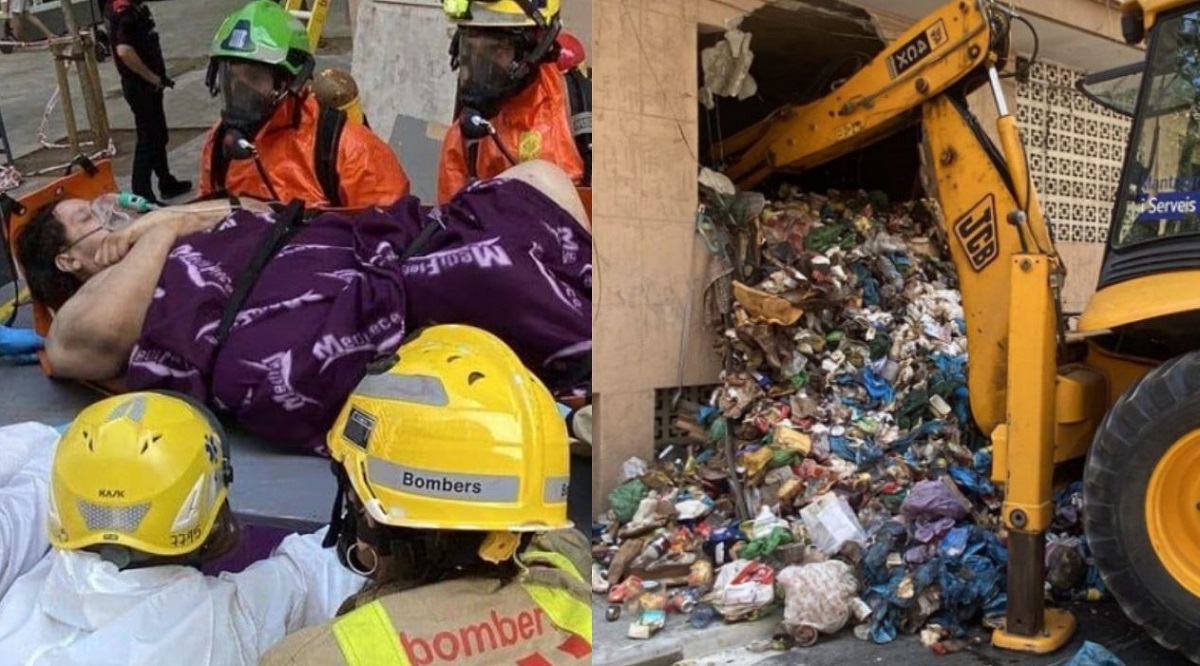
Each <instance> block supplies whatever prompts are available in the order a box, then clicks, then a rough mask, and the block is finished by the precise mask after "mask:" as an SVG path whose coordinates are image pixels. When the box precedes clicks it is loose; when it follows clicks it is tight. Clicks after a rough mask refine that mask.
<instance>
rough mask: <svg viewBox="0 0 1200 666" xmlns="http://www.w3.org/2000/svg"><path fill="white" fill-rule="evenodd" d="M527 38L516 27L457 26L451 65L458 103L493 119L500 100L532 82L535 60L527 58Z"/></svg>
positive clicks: (534, 73)
mask: <svg viewBox="0 0 1200 666" xmlns="http://www.w3.org/2000/svg"><path fill="white" fill-rule="evenodd" d="M530 41H531V40H530V37H529V36H528V35H527V34H526V32H525V31H523V30H519V29H518V30H496V29H486V28H475V27H463V28H460V29H459V33H458V36H457V37H456V38H455V40H454V46H453V47H452V48H451V57H452V61H451V64H452V66H453V67H455V68H457V69H458V95H459V100H460V102H461V103H462V105H464V106H467V107H471V108H473V109H477V110H478V111H479V112H480V113H482V114H483V115H484V117H485V118H493V117H495V115H496V114H497V113H498V112H499V107H500V103H501V102H502V101H504V100H505V99H506V98H508V97H511V96H513V95H515V94H516V93H518V92H520V91H521V90H523V89H524V88H526V87H527V86H528V85H529V84H531V83H533V81H534V79H535V78H536V76H537V63H536V62H530V61H529V59H528V54H529V50H530V48H531V46H532V45H531V44H530Z"/></svg>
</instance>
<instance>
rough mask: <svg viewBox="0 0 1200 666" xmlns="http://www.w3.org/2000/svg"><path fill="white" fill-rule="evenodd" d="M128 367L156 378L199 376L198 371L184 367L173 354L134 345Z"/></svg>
mask: <svg viewBox="0 0 1200 666" xmlns="http://www.w3.org/2000/svg"><path fill="white" fill-rule="evenodd" d="M129 365H130V367H138V368H142V369H144V370H145V371H146V372H149V373H150V374H152V375H155V376H158V377H170V378H172V379H187V378H188V377H198V376H200V371H199V370H198V369H196V368H187V367H185V366H186V364H185V363H184V361H183V359H181V358H179V357H178V356H176V355H175V354H172V353H171V352H169V351H166V350H162V349H146V348H145V347H142V346H141V345H134V347H133V352H132V353H131V354H130V355H129Z"/></svg>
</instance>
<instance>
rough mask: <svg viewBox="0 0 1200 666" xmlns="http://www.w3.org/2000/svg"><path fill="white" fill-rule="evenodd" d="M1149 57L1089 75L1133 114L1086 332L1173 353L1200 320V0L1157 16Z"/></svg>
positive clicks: (1086, 86)
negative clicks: (1107, 332) (1111, 333)
mask: <svg viewBox="0 0 1200 666" xmlns="http://www.w3.org/2000/svg"><path fill="white" fill-rule="evenodd" d="M1153 21H1154V25H1153V27H1152V28H1151V29H1150V31H1149V33H1148V37H1149V43H1148V47H1147V49H1146V60H1145V61H1144V63H1138V64H1136V65H1131V66H1128V67H1122V68H1118V69H1117V70H1112V71H1110V72H1103V73H1100V74H1098V75H1093V76H1091V77H1088V78H1087V79H1085V80H1084V81H1083V82H1082V84H1081V89H1082V90H1083V92H1084V93H1085V94H1087V95H1088V96H1089V97H1091V98H1092V99H1093V100H1096V101H1098V102H1100V103H1102V104H1104V105H1105V106H1108V107H1109V108H1111V109H1114V110H1117V111H1120V112H1122V113H1124V114H1126V115H1130V116H1132V118H1133V126H1132V129H1131V131H1130V136H1129V145H1128V149H1127V151H1126V157H1125V166H1124V168H1123V170H1122V175H1121V181H1120V183H1119V185H1118V187H1117V191H1116V201H1115V205H1114V210H1113V218H1112V223H1111V226H1110V228H1109V234H1108V243H1107V247H1106V249H1105V256H1104V262H1103V264H1102V268H1101V271H1100V280H1099V284H1098V286H1097V292H1096V294H1095V296H1094V297H1093V298H1092V300H1091V302H1090V303H1089V304H1088V306H1087V309H1086V310H1085V311H1084V314H1083V316H1082V317H1081V319H1080V330H1081V331H1083V332H1092V333H1098V332H1100V331H1105V330H1111V331H1115V332H1119V334H1120V335H1119V336H1117V337H1118V338H1120V339H1122V341H1123V342H1122V345H1123V347H1124V348H1123V349H1121V350H1120V351H1122V352H1124V353H1129V354H1135V355H1138V356H1147V355H1148V356H1150V357H1152V358H1157V357H1160V356H1161V357H1164V358H1166V357H1170V356H1174V355H1176V354H1178V353H1181V352H1184V351H1190V350H1191V349H1195V348H1196V341H1195V337H1196V336H1195V334H1194V331H1196V330H1198V329H1197V325H1200V289H1197V286H1200V4H1197V3H1190V7H1188V8H1184V9H1177V10H1174V11H1170V12H1163V13H1160V14H1157V15H1155V16H1154V17H1153Z"/></svg>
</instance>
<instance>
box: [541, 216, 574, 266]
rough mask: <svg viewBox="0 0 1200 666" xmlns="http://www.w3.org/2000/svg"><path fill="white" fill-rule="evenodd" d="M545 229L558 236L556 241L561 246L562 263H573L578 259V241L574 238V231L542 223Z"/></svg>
mask: <svg viewBox="0 0 1200 666" xmlns="http://www.w3.org/2000/svg"><path fill="white" fill-rule="evenodd" d="M542 226H543V227H545V228H546V231H549V232H550V233H552V234H554V235H555V236H557V237H558V243H559V245H560V246H561V247H562V252H563V263H564V264H573V263H575V262H577V261H579V250H580V247H579V243H578V242H577V241H576V240H575V232H574V231H572V230H571V229H570V228H569V227H555V226H553V225H550V224H546V223H543V224H542Z"/></svg>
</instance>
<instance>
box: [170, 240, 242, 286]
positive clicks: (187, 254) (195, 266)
mask: <svg viewBox="0 0 1200 666" xmlns="http://www.w3.org/2000/svg"><path fill="white" fill-rule="evenodd" d="M167 258H168V259H175V260H178V261H179V262H180V263H182V264H183V266H184V269H185V270H186V272H187V276H188V279H189V280H191V281H192V284H194V285H196V286H197V287H199V288H200V289H204V288H205V287H216V288H217V289H219V290H220V291H221V293H223V294H225V295H229V294H230V293H232V292H233V287H232V286H231V285H232V284H233V281H232V280H230V279H229V275H228V274H227V273H225V271H224V269H222V268H221V265H220V264H218V263H216V262H214V261H209V260H208V259H205V258H204V255H202V254H200V253H199V252H197V251H196V249H195V248H193V247H192V246H191V245H188V244H186V243H185V244H183V245H180V246H179V247H177V248H175V249H174V250H171V254H169V255H167Z"/></svg>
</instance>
